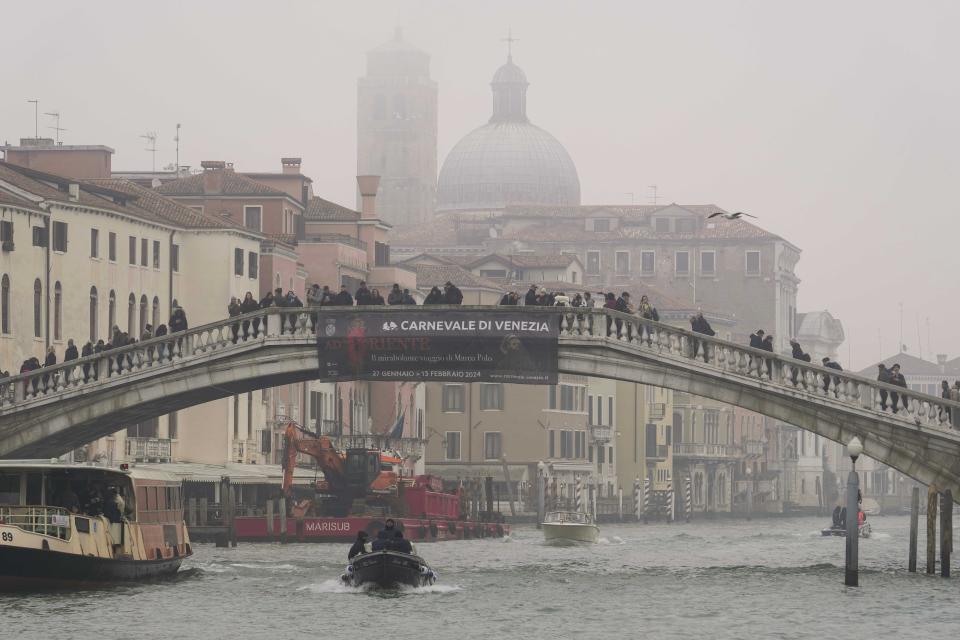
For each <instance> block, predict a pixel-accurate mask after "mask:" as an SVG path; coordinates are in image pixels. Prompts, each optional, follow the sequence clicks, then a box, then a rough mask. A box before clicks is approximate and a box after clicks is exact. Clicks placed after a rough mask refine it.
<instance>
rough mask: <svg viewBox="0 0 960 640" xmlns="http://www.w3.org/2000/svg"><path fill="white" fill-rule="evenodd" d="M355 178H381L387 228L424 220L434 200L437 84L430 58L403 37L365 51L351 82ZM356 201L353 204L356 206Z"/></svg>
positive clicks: (379, 203)
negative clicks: (362, 71)
mask: <svg viewBox="0 0 960 640" xmlns="http://www.w3.org/2000/svg"><path fill="white" fill-rule="evenodd" d="M357 175H378V176H380V177H381V180H380V190H379V192H378V194H377V211H378V213H379V217H380V218H382V219H384V220H386V221H387V222H389V223H391V224H393V225H405V224H416V223H418V222H424V221H426V220H429V219H430V218H431V217H432V215H433V211H434V209H435V208H436V201H437V83H436V82H434V81H433V80H431V79H430V56H429V55H427V54H426V53H424V52H423V51H420V50H419V49H417V48H416V47H414V46H413V45H411V44H409V43H407V42H405V41H404V39H403V34H402V33H401V31H400V29H399V28H398V29H397V30H396V32H395V33H394V37H393V39H391V40H390V41H388V42H386V43H384V44H382V45H380V46H379V47H377V48H375V49H372V50H371V51H368V52H367V74H366V75H365V76H363V77H362V78H360V79H358V81H357ZM359 205H360V202H359V198H358V201H357V206H358V207H359Z"/></svg>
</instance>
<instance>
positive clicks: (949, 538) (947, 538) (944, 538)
mask: <svg viewBox="0 0 960 640" xmlns="http://www.w3.org/2000/svg"><path fill="white" fill-rule="evenodd" d="M951 551H953V493H952V492H951V491H950V489H947V490H946V491H944V492H943V494H941V496H940V575H941V576H942V577H944V578H949V577H950V552H951Z"/></svg>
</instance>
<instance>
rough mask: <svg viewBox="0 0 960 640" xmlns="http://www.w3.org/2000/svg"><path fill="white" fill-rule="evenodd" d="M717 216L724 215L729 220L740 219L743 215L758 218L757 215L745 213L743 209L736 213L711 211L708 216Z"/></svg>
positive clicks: (708, 217)
mask: <svg viewBox="0 0 960 640" xmlns="http://www.w3.org/2000/svg"><path fill="white" fill-rule="evenodd" d="M717 216H723V217H724V218H726V219H727V220H739V219H740V218H741V217H743V216H747V217H748V218H756V217H757V216H752V215H750V214H749V213H744V212H743V211H737V212H736V213H724V212H723V211H717V212H716V213H711V214H710V215H708V216H707V219H708V220H709V219H710V218H716V217H717Z"/></svg>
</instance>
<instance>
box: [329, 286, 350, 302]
mask: <svg viewBox="0 0 960 640" xmlns="http://www.w3.org/2000/svg"><path fill="white" fill-rule="evenodd" d="M333 304H334V305H336V306H338V307H352V306H353V296H351V295H350V292H349V291H347V285H345V284H342V285H340V292H339V293H338V294H337V295H336V297H335V298H334V299H333Z"/></svg>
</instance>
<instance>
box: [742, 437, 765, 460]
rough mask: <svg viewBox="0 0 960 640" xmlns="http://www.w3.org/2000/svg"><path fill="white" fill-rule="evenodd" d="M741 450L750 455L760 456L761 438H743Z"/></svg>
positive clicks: (761, 450)
mask: <svg viewBox="0 0 960 640" xmlns="http://www.w3.org/2000/svg"><path fill="white" fill-rule="evenodd" d="M743 452H744V453H745V454H747V455H748V456H751V457H756V456H762V455H763V441H762V440H744V441H743Z"/></svg>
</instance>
